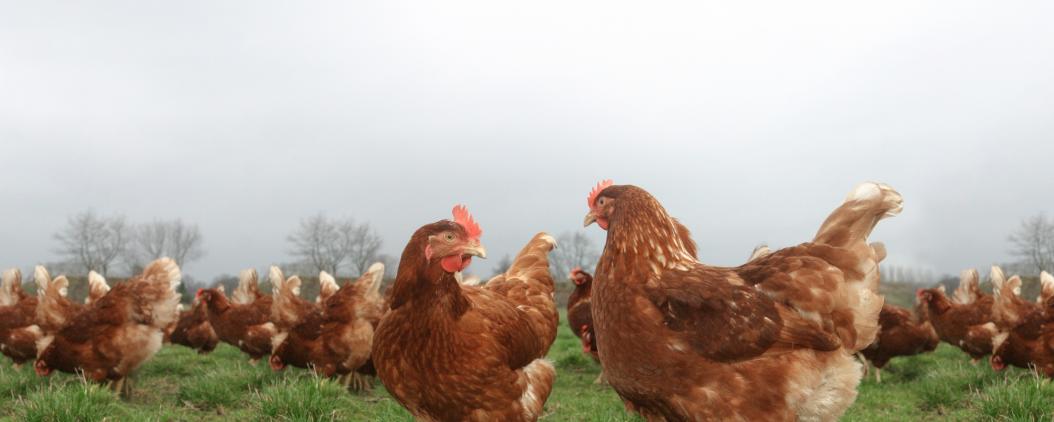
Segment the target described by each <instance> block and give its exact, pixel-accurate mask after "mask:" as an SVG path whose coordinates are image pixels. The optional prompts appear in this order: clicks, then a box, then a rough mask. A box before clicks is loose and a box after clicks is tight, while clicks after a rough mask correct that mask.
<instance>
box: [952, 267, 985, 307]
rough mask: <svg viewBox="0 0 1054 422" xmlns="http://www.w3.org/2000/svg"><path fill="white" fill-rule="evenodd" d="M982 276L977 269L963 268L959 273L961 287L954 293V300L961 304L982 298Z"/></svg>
mask: <svg viewBox="0 0 1054 422" xmlns="http://www.w3.org/2000/svg"><path fill="white" fill-rule="evenodd" d="M980 292H981V276H980V274H978V273H977V270H975V269H972V268H971V269H968V270H963V271H962V272H961V273H959V287H958V288H956V289H955V292H954V293H953V294H952V301H953V302H955V303H961V304H964V305H966V304H970V303H974V302H976V301H977V299H979V298H980Z"/></svg>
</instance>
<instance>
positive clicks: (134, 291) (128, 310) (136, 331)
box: [34, 258, 181, 393]
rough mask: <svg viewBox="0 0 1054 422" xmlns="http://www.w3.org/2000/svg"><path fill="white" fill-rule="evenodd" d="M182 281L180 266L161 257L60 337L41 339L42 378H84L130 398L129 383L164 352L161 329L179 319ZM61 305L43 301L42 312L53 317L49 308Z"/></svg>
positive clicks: (36, 366)
mask: <svg viewBox="0 0 1054 422" xmlns="http://www.w3.org/2000/svg"><path fill="white" fill-rule="evenodd" d="M180 278H181V275H180V271H179V267H178V266H177V265H176V263H175V261H173V260H171V259H168V258H162V259H159V260H157V261H154V262H152V263H150V265H148V266H147V267H146V269H145V270H144V271H143V273H142V274H141V275H139V276H138V277H135V278H132V279H131V280H128V281H127V282H124V283H120V284H118V285H117V286H115V287H114V288H113V289H112V290H110V291H109V293H107V294H106V295H105V296H103V297H101V298H99V299H98V300H96V301H94V302H93V303H92V304H91V305H90V306H88V308H87V309H85V310H84V312H81V313H79V314H77V315H75V316H74V317H73V318H72V319H71V320H70V321H69V322H68V324H67V325H66V326H65V327H62V328H61V329H60V330H59V331H58V332H57V333H56V334H54V335H49V336H47V337H44V338H43V339H41V341H40V344H39V350H40V355H39V356H38V357H37V360H36V363H34V369H35V370H36V372H37V374H38V375H40V376H47V375H49V374H51V372H52V371H54V370H58V371H62V372H67V373H82V374H84V376H85V377H86V378H88V379H90V380H93V381H104V380H108V381H110V382H111V386H112V387H113V388H114V390H115V391H121V392H122V393H126V389H125V388H124V387H125V386H126V383H125V378H126V377H127V376H128V375H129V374H130V373H131V372H133V371H135V369H136V368H138V367H139V366H140V365H142V364H143V362H145V361H146V360H148V359H150V358H151V357H153V356H154V354H155V353H157V351H158V350H160V349H161V342H162V336H163V334H162V329H163V328H164V327H166V326H168V325H169V324H170V323H172V321H174V320H176V318H178V313H177V311H176V306H177V305H178V304H179V294H178V293H176V288H177V287H178V286H179V283H180ZM56 293H58V292H56V291H54V290H48V291H46V292H45V294H46V295H53V294H56ZM49 299H53V298H49ZM56 303H59V302H57V301H54V300H41V302H40V305H39V306H38V310H39V308H45V309H44V312H45V313H49V312H50V310H48V309H47V307H48V306H50V305H49V304H56Z"/></svg>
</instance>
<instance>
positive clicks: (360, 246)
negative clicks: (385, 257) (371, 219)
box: [334, 219, 382, 275]
mask: <svg viewBox="0 0 1054 422" xmlns="http://www.w3.org/2000/svg"><path fill="white" fill-rule="evenodd" d="M339 230H340V236H341V239H342V240H343V241H344V242H346V247H347V256H348V264H349V265H350V267H351V272H352V274H354V275H359V274H362V273H364V272H366V270H367V269H368V268H370V265H372V264H373V263H374V262H377V259H378V253H380V251H381V244H382V242H381V236H380V235H378V234H377V232H376V231H375V230H374V229H373V226H371V225H370V223H368V222H364V223H362V224H355V221H353V220H350V219H349V220H347V221H345V222H343V223H341V224H340V226H339ZM334 274H336V273H334Z"/></svg>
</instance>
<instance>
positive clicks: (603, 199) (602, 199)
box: [597, 197, 606, 205]
mask: <svg viewBox="0 0 1054 422" xmlns="http://www.w3.org/2000/svg"><path fill="white" fill-rule="evenodd" d="M604 202H606V201H605V198H604V197H601V198H600V199H598V200H597V205H604Z"/></svg>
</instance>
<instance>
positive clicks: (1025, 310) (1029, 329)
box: [989, 267, 1054, 378]
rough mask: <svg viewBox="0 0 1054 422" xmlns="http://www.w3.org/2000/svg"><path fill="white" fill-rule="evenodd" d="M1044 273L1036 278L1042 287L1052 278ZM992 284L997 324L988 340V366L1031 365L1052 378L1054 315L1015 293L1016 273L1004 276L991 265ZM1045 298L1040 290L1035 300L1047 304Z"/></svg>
mask: <svg viewBox="0 0 1054 422" xmlns="http://www.w3.org/2000/svg"><path fill="white" fill-rule="evenodd" d="M1044 275H1046V277H1044ZM1044 275H1041V276H1040V280H1041V282H1042V283H1043V290H1044V291H1045V290H1048V287H1054V280H1051V279H1049V276H1050V275H1049V274H1046V273H1044ZM1045 279H1046V280H1045ZM992 284H993V286H994V287H993V294H994V296H995V304H994V306H992V318H993V320H994V321H996V325H997V326H998V327H999V333H998V334H996V335H995V336H994V338H993V340H992V345H993V351H992V357H991V358H990V360H989V362H990V364H991V365H992V368H993V369H995V370H997V371H1001V370H1003V369H1005V368H1006V366H1007V365H1013V366H1017V367H1020V368H1033V367H1034V368H1036V370H1037V371H1038V372H1039V373H1040V374H1042V375H1044V376H1046V377H1048V378H1054V318H1051V314H1050V313H1049V312H1046V309H1044V307H1043V306H1041V305H1037V304H1034V303H1031V302H1027V301H1025V300H1023V299H1022V298H1021V297H1020V296H1019V294H1020V290H1021V278H1020V277H1018V276H1014V277H1011V278H1010V279H1009V280H1007V279H1006V278H1005V276H1004V275H1003V272H1002V270H1000V269H998V268H997V267H992ZM1049 299H1051V297H1050V296H1049V295H1047V294H1046V292H1041V293H1040V295H1039V297H1038V298H1037V302H1039V303H1042V304H1043V305H1047V304H1048V300H1049Z"/></svg>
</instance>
